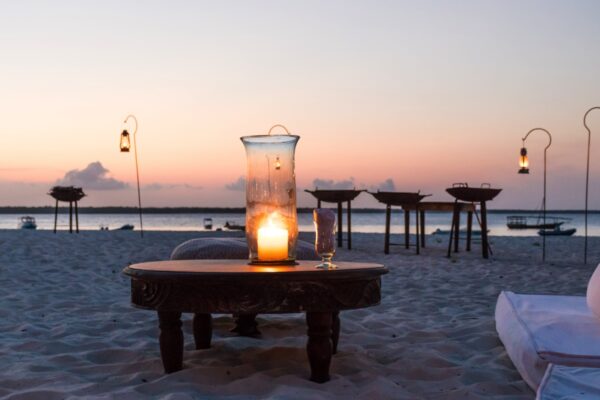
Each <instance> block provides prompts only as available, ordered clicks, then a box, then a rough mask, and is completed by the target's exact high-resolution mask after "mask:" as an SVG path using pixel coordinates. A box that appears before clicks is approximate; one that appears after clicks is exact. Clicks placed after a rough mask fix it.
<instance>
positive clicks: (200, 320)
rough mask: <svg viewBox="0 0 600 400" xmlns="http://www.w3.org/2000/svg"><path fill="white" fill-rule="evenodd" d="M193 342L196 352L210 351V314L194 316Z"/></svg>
mask: <svg viewBox="0 0 600 400" xmlns="http://www.w3.org/2000/svg"><path fill="white" fill-rule="evenodd" d="M193 326H194V341H195V342H196V350H201V349H210V340H211V339H212V316H211V315H210V314H199V313H196V314H194V320H193Z"/></svg>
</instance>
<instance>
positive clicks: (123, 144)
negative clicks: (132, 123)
mask: <svg viewBox="0 0 600 400" xmlns="http://www.w3.org/2000/svg"><path fill="white" fill-rule="evenodd" d="M119 147H120V148H121V152H122V153H129V149H130V148H131V142H130V141H129V132H127V129H124V130H123V132H121V141H120V143H119Z"/></svg>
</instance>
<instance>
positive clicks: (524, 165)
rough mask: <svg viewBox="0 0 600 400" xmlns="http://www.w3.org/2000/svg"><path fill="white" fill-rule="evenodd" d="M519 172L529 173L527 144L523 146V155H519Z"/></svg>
mask: <svg viewBox="0 0 600 400" xmlns="http://www.w3.org/2000/svg"><path fill="white" fill-rule="evenodd" d="M519 173H520V174H528V173H529V159H528V158H527V149H526V148H525V146H523V147H521V157H519Z"/></svg>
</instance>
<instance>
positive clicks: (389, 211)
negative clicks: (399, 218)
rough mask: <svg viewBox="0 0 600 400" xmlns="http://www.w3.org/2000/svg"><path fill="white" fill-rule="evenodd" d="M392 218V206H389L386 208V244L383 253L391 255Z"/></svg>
mask: <svg viewBox="0 0 600 400" xmlns="http://www.w3.org/2000/svg"><path fill="white" fill-rule="evenodd" d="M391 216H392V206H390V205H389V204H388V205H386V206H385V244H384V246H383V252H384V253H385V254H390V219H391Z"/></svg>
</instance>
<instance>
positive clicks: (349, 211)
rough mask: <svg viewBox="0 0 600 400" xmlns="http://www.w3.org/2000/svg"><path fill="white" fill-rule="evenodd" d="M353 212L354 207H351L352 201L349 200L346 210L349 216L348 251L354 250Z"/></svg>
mask: <svg viewBox="0 0 600 400" xmlns="http://www.w3.org/2000/svg"><path fill="white" fill-rule="evenodd" d="M351 211H352V206H351V205H350V200H348V207H347V209H346V212H347V213H348V215H347V217H348V250H351V249H352V222H351V221H350V219H351V217H350V215H351Z"/></svg>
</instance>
